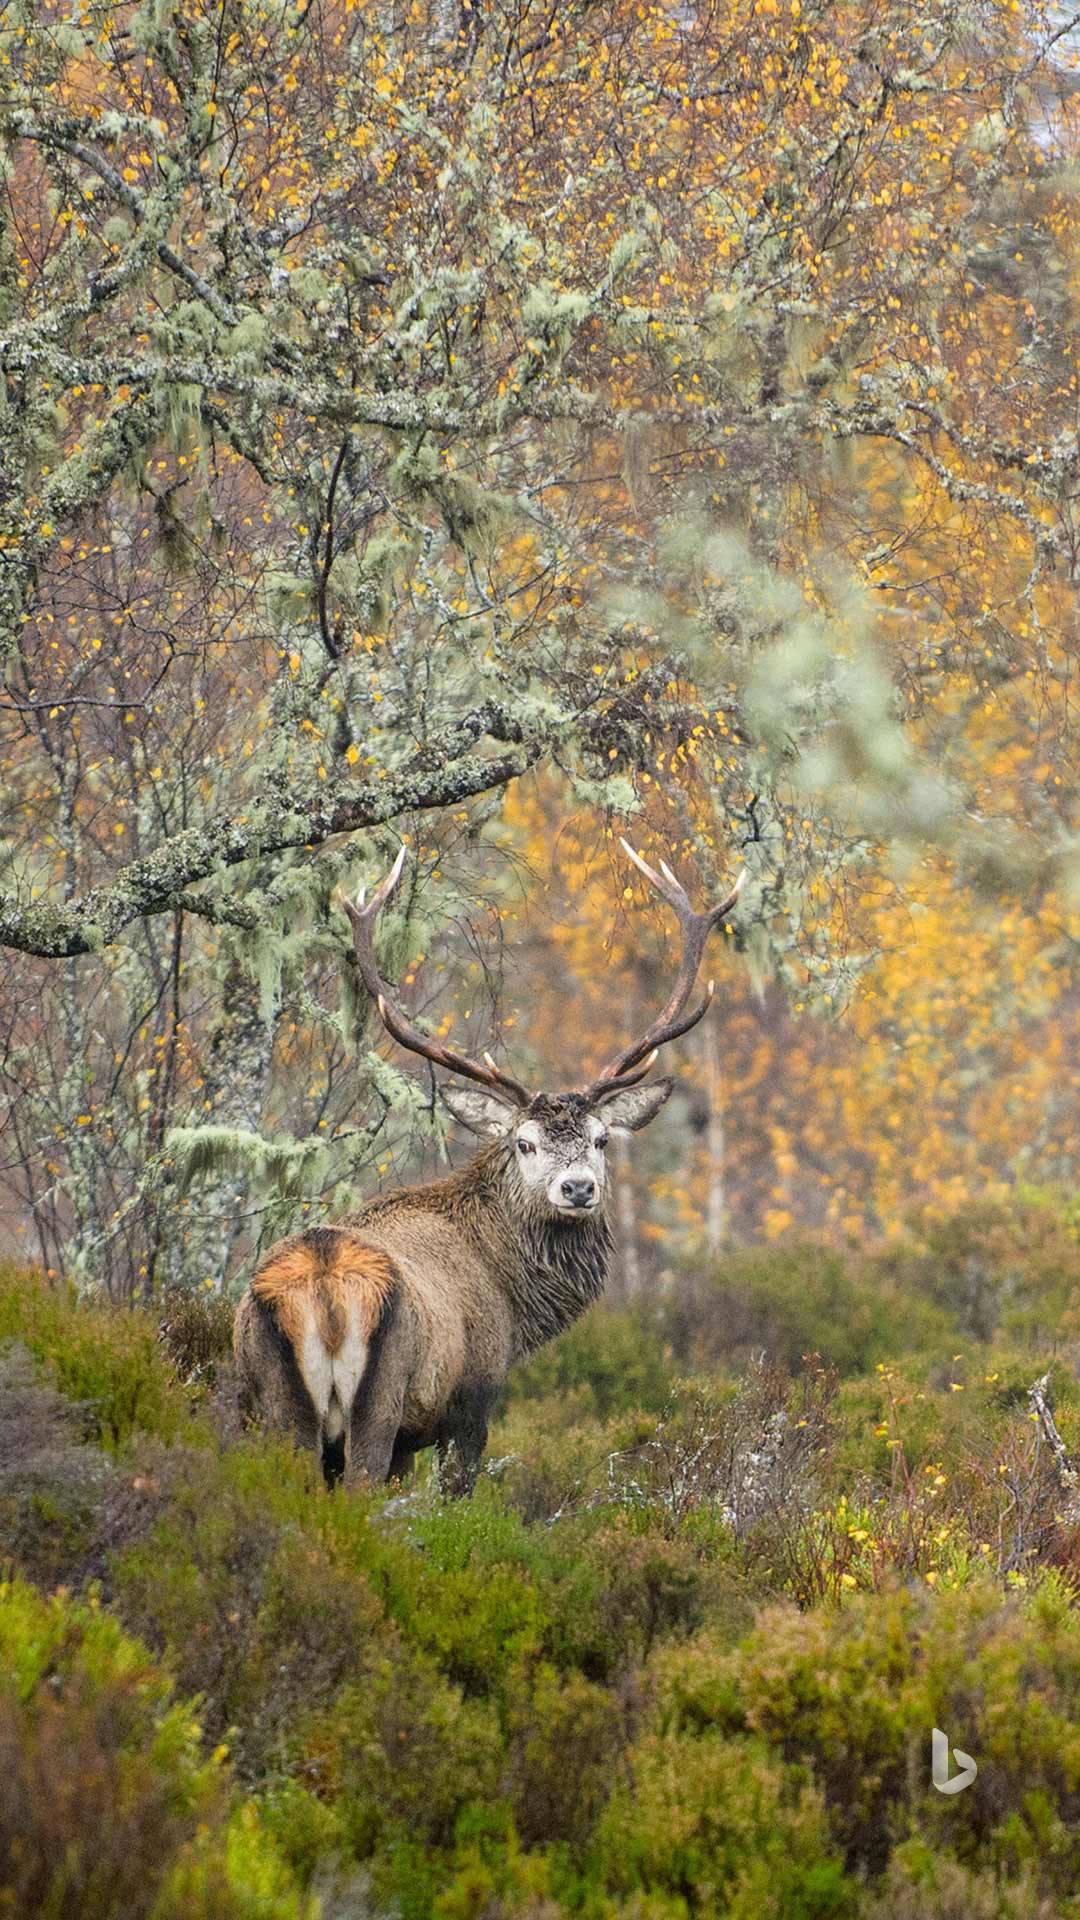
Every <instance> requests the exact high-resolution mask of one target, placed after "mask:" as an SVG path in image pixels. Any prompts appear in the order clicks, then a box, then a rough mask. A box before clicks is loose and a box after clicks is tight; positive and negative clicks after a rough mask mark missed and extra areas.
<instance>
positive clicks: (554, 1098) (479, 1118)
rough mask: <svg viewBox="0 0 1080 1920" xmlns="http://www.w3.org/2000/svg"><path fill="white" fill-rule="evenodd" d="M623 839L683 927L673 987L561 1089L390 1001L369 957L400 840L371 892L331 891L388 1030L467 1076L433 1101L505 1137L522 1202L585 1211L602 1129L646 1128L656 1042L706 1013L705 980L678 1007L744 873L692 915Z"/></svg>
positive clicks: (663, 873)
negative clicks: (633, 1031)
mask: <svg viewBox="0 0 1080 1920" xmlns="http://www.w3.org/2000/svg"><path fill="white" fill-rule="evenodd" d="M622 846H623V848H624V850H625V852H626V853H627V854H628V856H629V858H630V859H631V860H632V861H633V863H634V865H635V866H636V867H637V868H638V870H639V872H641V873H643V874H644V876H645V878H646V879H647V880H648V882H649V884H650V886H652V887H654V888H655V890H656V891H657V892H658V893H659V894H660V895H661V897H662V898H663V899H664V900H666V901H667V903H668V905H669V906H670V907H671V908H672V909H673V911H674V913H675V915H676V917H677V919H678V921H679V924H680V926H681V928H682V932H683V948H682V955H681V959H680V963H679V968H678V972H677V974H676V978H675V984H674V987H673V988H672V991H671V994H670V996H669V998H668V1000H667V1003H666V1005H665V1006H664V1007H663V1008H662V1010H661V1012H660V1013H659V1014H657V1016H656V1019H655V1020H654V1021H652V1023H651V1025H650V1026H648V1027H647V1028H646V1030H645V1032H644V1033H643V1034H642V1035H641V1036H640V1037H639V1038H638V1039H636V1040H634V1041H632V1042H631V1043H630V1045H629V1046H627V1047H625V1048H624V1049H623V1051H622V1053H620V1054H618V1055H617V1056H616V1058H615V1059H614V1060H612V1061H610V1062H609V1064H608V1065H607V1066H606V1067H604V1068H603V1070H602V1071H601V1073H600V1074H598V1076H597V1077H596V1079H595V1080H592V1081H590V1082H589V1084H588V1085H587V1086H585V1087H579V1088H576V1089H574V1090H573V1091H571V1092H568V1093H532V1092H530V1090H529V1088H528V1087H526V1086H524V1085H523V1084H522V1082H521V1081H520V1080H517V1079H515V1078H514V1076H513V1075H512V1074H510V1073H507V1072H506V1071H505V1069H503V1068H502V1067H499V1066H497V1065H496V1063H495V1061H494V1060H493V1059H492V1057H491V1055H490V1054H489V1053H485V1054H484V1055H483V1056H482V1058H481V1059H480V1060H473V1059H472V1058H470V1056H469V1055H468V1054H464V1053H459V1052H458V1051H457V1050H456V1049H455V1048H453V1047H448V1046H444V1045H443V1044H441V1043H440V1042H439V1041H437V1040H434V1039H432V1038H431V1037H430V1036H429V1035H427V1034H423V1033H421V1032H420V1030H419V1028H418V1027H416V1026H415V1025H414V1024H413V1022H412V1021H411V1020H410V1019H409V1018H408V1016H407V1015H406V1014H404V1013H403V1012H402V1011H401V1009H400V1007H398V1006H397V1005H396V1004H395V1002H394V1001H393V1000H392V998H391V993H390V989H389V987H388V986H387V985H386V982H385V981H384V980H383V978H382V976H381V974H380V972H379V967H378V962H377V960H376V957H375V945H374V927H375V921H376V919H377V917H378V915H379V913H380V911H381V910H382V908H383V907H384V906H385V904H386V902H387V900H388V899H389V898H390V895H391V894H392V893H393V891H394V888H395V887H396V886H397V884H398V881H399V880H400V878H401V870H402V867H403V866H404V864H405V848H404V847H402V848H401V850H400V852H399V854H398V856H397V859H396V860H395V862H394V865H393V867H392V868H391V870H390V872H389V873H388V874H387V875H386V878H385V879H384V880H383V881H382V882H381V883H380V885H379V886H378V887H376V889H375V891H374V893H373V894H372V896H371V898H370V900H368V899H367V896H366V891H365V890H363V889H362V890H361V892H360V894H359V896H358V898H357V900H356V901H355V902H353V901H350V900H348V899H346V897H345V896H344V895H343V894H342V895H339V898H340V899H341V903H342V905H343V907H344V908H345V911H346V913H347V914H348V916H349V920H350V921H351V923H352V930H353V945H354V948H355V952H356V962H357V966H358V968H359V970H360V977H361V979H362V980H363V982H364V985H365V986H366V988H367V990H368V992H369V993H370V995H371V997H372V999H373V1000H374V1001H375V1004H376V1006H377V1007H378V1010H379V1017H380V1019H381V1020H382V1023H383V1026H384V1027H385V1028H386V1031H387V1033H389V1034H390V1035H391V1036H392V1038H393V1039H395V1040H396V1041H398V1043H399V1045H401V1046H403V1047H407V1048H408V1049H409V1051H410V1052H412V1053H418V1054H419V1055H420V1056H421V1058H422V1059H425V1060H429V1061H430V1062H431V1063H432V1065H433V1066H436V1067H442V1068H443V1069H444V1070H445V1071H446V1072H448V1073H453V1074H457V1075H458V1076H459V1077H460V1078H461V1079H464V1080H468V1081H470V1082H471V1083H472V1084H471V1085H470V1086H468V1087H454V1086H446V1087H442V1088H441V1089H440V1092H441V1096H442V1099H443V1101H444V1103H445V1105H446V1106H447V1107H448V1108H449V1110H450V1112H451V1113H452V1114H453V1115H454V1117H455V1119H457V1120H460V1121H461V1122H462V1123H463V1124H464V1125H465V1126H467V1127H469V1128H470V1129H471V1130H472V1131H473V1132H474V1133H476V1134H479V1135H480V1136H481V1137H484V1138H487V1139H490V1140H502V1141H504V1142H505V1143H506V1146H507V1150H508V1151H507V1172H508V1175H509V1177H510V1179H511V1180H512V1182H513V1185H514V1187H515V1188H516V1189H517V1195H518V1198H519V1201H520V1203H521V1205H522V1206H523V1207H525V1208H527V1209H528V1210H529V1211H531V1212H540V1213H547V1214H549V1215H550V1214H555V1215H569V1216H573V1215H578V1216H584V1215H588V1214H591V1213H595V1212H596V1211H597V1209H598V1208H600V1207H601V1206H602V1205H603V1202H604V1199H605V1197H606V1193H607V1185H608V1182H607V1172H606V1166H607V1163H606V1160H605V1153H604V1150H605V1148H606V1146H607V1143H608V1140H609V1137H610V1135H611V1134H613V1133H616V1134H630V1133H636V1132H638V1131H639V1129H640V1128H642V1127H646V1126H648V1124H649V1122H650V1120H653V1119H655V1117H656V1115H657V1114H658V1113H659V1111H660V1109H661V1107H662V1106H663V1105H664V1102H665V1101H666V1100H667V1098H668V1096H669V1095H670V1093H671V1090H672V1086H673V1084H674V1082H673V1081H671V1080H669V1079H660V1080H652V1081H648V1082H647V1083H646V1076H647V1075H648V1074H649V1073H650V1072H651V1070H652V1068H653V1066H654V1064H655V1062H656V1059H657V1056H658V1054H659V1051H660V1048H661V1047H662V1046H666V1044H667V1043H668V1041H669V1040H675V1039H678V1037H679V1036H680V1034H684V1033H688V1032H689V1031H690V1029H691V1027H694V1026H696V1025H697V1023H698V1021H699V1020H701V1019H703V1018H704V1015H705V1014H706V1013H707V1012H708V1010H709V1007H710V1005H711V1003H712V999H713V990H714V989H713V982H712V981H711V980H710V981H709V983H708V987H707V989H706V991H705V994H704V996H703V997H702V999H701V1000H700V1001H699V1002H698V1004H697V1005H695V1006H694V1007H693V1008H691V1010H690V1011H689V1012H688V1011H687V1007H688V1005H689V1002H690V999H691V996H692V994H693V991H694V985H695V982H696V980H697V976H698V971H699V968H700V966H701V958H702V954H703V952H704V949H705V942H706V940H707V939H708V937H709V934H710V933H711V931H712V929H713V928H714V927H715V926H718V925H719V924H720V922H721V921H722V920H723V919H724V918H725V916H726V915H727V914H729V913H730V912H731V909H732V908H733V907H734V905H735V903H736V901H737V900H738V898H739V894H740V892H741V891H742V886H743V882H744V880H745V878H746V875H745V872H743V873H741V874H740V875H739V878H738V879H737V881H736V882H735V885H734V886H733V887H732V889H731V891H730V893H728V894H727V895H726V896H725V897H724V899H723V900H721V901H720V902H719V903H718V905H716V906H714V907H709V908H706V910H705V912H704V913H695V912H694V911H693V909H692V907H691V905H690V901H689V899H688V897H687V894H686V892H685V890H684V888H683V887H682V886H681V885H680V883H679V881H678V880H677V879H676V878H675V875H674V874H673V873H672V871H671V868H670V867H669V866H667V865H666V863H665V862H664V861H661V862H660V871H659V873H657V872H656V871H655V869H654V868H652V867H650V866H649V865H648V863H647V862H646V861H645V860H643V859H642V858H641V855H640V854H638V853H635V852H634V849H633V848H632V847H631V846H628V845H627V842H626V841H625V840H624V841H623V842H622ZM643 1083H646V1084H643Z"/></svg>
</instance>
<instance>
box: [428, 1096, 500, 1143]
mask: <svg viewBox="0 0 1080 1920" xmlns="http://www.w3.org/2000/svg"><path fill="white" fill-rule="evenodd" d="M439 1096H440V1098H441V1100H442V1103H443V1106H444V1107H447V1108H449V1110H450V1112H451V1113H452V1114H453V1116H454V1119H455V1120H460V1121H461V1124H462V1126H463V1127H468V1128H469V1130H470V1132H472V1133H479V1134H481V1135H482V1136H483V1138H484V1139H485V1140H501V1139H502V1137H503V1135H504V1134H507V1133H509V1131H510V1129H511V1127H512V1126H513V1124H514V1109H513V1107H508V1106H506V1105H504V1103H503V1101H501V1100H496V1098H495V1096H494V1094H490V1093H482V1092H481V1091H480V1089H479V1087H440V1088H439Z"/></svg>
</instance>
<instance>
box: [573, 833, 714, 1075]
mask: <svg viewBox="0 0 1080 1920" xmlns="http://www.w3.org/2000/svg"><path fill="white" fill-rule="evenodd" d="M620 845H621V846H622V848H623V850H624V852H626V853H627V854H628V855H629V857H630V859H631V860H632V861H633V863H634V865H635V867H636V868H637V869H638V872H639V873H643V874H644V875H645V878H646V880H647V881H648V882H649V885H650V886H651V887H655V889H656V891H657V893H658V894H660V896H661V898H662V899H664V900H666V901H667V903H668V906H669V907H671V908H672V909H673V910H674V912H675V914H676V916H677V917H678V921H679V925H680V926H681V927H682V930H683V951H682V960H681V961H680V964H679V971H678V975H677V977H676V980H675V986H674V988H673V990H672V993H671V997H670V999H669V1000H668V1002H667V1005H666V1006H665V1007H664V1008H663V1010H662V1012H660V1013H658V1014H657V1016H656V1019H655V1020H654V1021H653V1023H652V1025H651V1026H650V1027H648V1028H647V1029H646V1031H645V1032H644V1033H643V1034H642V1036H641V1038H640V1040H635V1041H634V1042H633V1043H632V1044H631V1045H630V1046H629V1047H627V1048H626V1049H625V1051H624V1052H623V1053H621V1054H619V1056H618V1058H617V1059H615V1060H612V1061H611V1063H610V1065H608V1066H606V1067H605V1068H604V1069H603V1071H602V1073H601V1074H600V1075H599V1076H598V1078H597V1079H596V1080H594V1081H593V1082H592V1085H591V1086H590V1087H589V1088H588V1089H587V1093H588V1097H589V1098H590V1099H594V1098H595V1097H596V1095H597V1094H601V1093H610V1092H612V1091H614V1090H616V1089H618V1088H621V1087H632V1086H634V1085H635V1084H636V1082H637V1081H639V1080H643V1079H644V1077H645V1075H646V1074H647V1073H648V1072H649V1069H650V1068H651V1066H652V1064H653V1062H654V1060H655V1059H656V1056H657V1054H658V1053H659V1051H660V1048H661V1047H663V1046H666V1045H667V1043H668V1041H669V1040H677V1039H678V1037H679V1035H680V1034H681V1033H689V1031H690V1028H691V1027H696V1026H697V1023H698V1021H699V1020H701V1019H703V1018H704V1016H705V1014H706V1013H707V1012H708V1010H709V1007H710V1006H711V1004H712V997H713V992H714V985H713V982H712V981H711V980H710V981H709V984H708V987H707V989H706V992H705V998H704V999H703V1000H702V1002H701V1004H700V1006H697V1007H695V1008H694V1009H693V1011H692V1012H690V1013H687V1012H686V1011H685V1008H686V1003H687V1001H688V1000H689V998H690V995H691V994H692V992H693V990H694V982H695V980H696V979H697V976H698V968H699V967H700V965H701V956H702V954H703V953H704V951H705V942H706V940H707V939H708V937H709V935H710V933H711V932H712V930H713V928H714V927H716V926H719V924H720V922H721V920H723V919H724V917H725V915H727V914H729V913H730V912H731V909H732V907H733V906H734V905H735V902H736V901H737V899H738V898H739V895H740V893H741V892H742V890H743V885H744V883H745V880H746V869H745V867H744V868H743V871H742V872H741V873H740V875H739V877H738V879H737V880H736V882H735V885H734V886H733V887H732V889H731V892H730V893H729V894H727V895H726V896H725V898H724V899H723V900H721V901H720V902H719V904H718V905H717V906H715V907H707V908H706V910H705V912H704V913H695V912H694V910H693V908H692V907H691V905H690V901H689V898H688V896H687V893H686V890H685V888H684V887H682V886H681V885H680V883H679V882H678V880H676V878H675V875H674V874H673V873H672V871H671V868H670V867H669V866H668V865H667V862H666V861H664V860H661V862H660V872H659V873H657V872H656V871H655V869H654V868H653V867H650V866H649V864H648V861H646V860H643V859H642V857H641V855H640V853H635V852H634V849H633V847H631V846H629V845H628V843H627V842H626V841H625V840H622V841H621V842H620Z"/></svg>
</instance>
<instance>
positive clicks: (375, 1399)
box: [345, 1296, 411, 1486]
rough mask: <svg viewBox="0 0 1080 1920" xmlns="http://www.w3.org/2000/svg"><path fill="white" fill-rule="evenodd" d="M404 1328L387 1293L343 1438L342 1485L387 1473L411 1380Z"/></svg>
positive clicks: (379, 1478)
mask: <svg viewBox="0 0 1080 1920" xmlns="http://www.w3.org/2000/svg"><path fill="white" fill-rule="evenodd" d="M410 1361H411V1349H410V1345H409V1339H408V1329H407V1327H406V1325H405V1322H404V1319H403V1316H401V1315H400V1314H399V1313H398V1312H397V1302H396V1300H395V1298H394V1297H393V1296H391V1297H390V1298H389V1299H388V1300H387V1303H386V1306H385V1307H384V1309H383V1314H382V1318H381V1320H380V1322H379V1325H378V1327H377V1328H376V1330H375V1332H374V1334H373V1335H372V1339H371V1344H370V1347H369V1348H368V1357H367V1364H366V1365H365V1367H364V1371H363V1374H362V1376H361V1379H360V1385H359V1386H358V1388H357V1390H356V1397H355V1399H354V1400H353V1403H352V1410H351V1412H350V1415H349V1423H348V1428H347V1431H346V1437H345V1484H346V1486H353V1485H355V1484H356V1482H357V1481H358V1480H361V1479H363V1477H364V1476H365V1475H366V1476H367V1478H368V1479H369V1480H373V1481H374V1482H375V1483H376V1485H381V1483H382V1482H383V1481H385V1480H388V1479H389V1478H390V1474H391V1471H392V1462H393V1459H394V1451H395V1445H396V1442H397V1437H398V1434H399V1433H400V1431H401V1415H402V1410H403V1408H404V1405H405V1393H406V1389H407V1387H408V1383H409V1371H410Z"/></svg>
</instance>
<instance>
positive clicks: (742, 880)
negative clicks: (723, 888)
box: [735, 867, 747, 893]
mask: <svg viewBox="0 0 1080 1920" xmlns="http://www.w3.org/2000/svg"><path fill="white" fill-rule="evenodd" d="M746 881H747V872H746V868H745V867H744V868H743V870H742V872H741V873H740V875H739V877H738V879H737V880H736V882H735V892H736V893H741V892H742V890H743V888H744V887H745V885H746Z"/></svg>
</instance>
